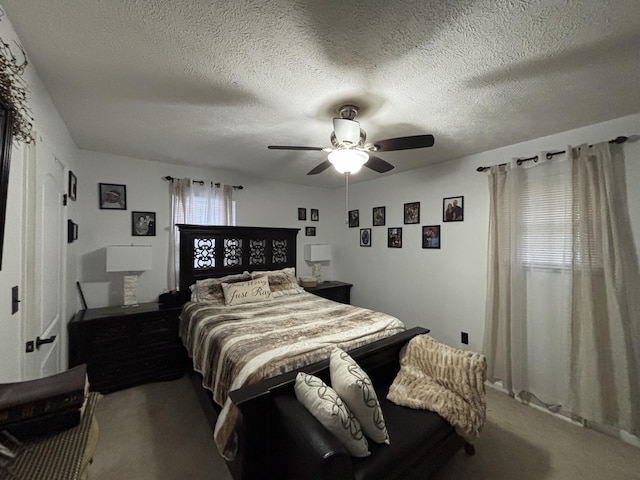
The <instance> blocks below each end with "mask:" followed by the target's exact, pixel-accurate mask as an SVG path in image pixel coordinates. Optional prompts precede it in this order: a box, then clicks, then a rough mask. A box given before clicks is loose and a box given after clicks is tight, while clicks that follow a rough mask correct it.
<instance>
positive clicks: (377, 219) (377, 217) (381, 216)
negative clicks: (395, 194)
mask: <svg viewBox="0 0 640 480" xmlns="http://www.w3.org/2000/svg"><path fill="white" fill-rule="evenodd" d="M386 217H387V215H386V207H373V226H374V227H381V226H383V225H384V224H385V222H386Z"/></svg>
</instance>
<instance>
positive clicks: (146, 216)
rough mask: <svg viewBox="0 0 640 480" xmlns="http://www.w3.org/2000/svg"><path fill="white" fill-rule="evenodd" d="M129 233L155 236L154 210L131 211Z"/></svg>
mask: <svg viewBox="0 0 640 480" xmlns="http://www.w3.org/2000/svg"><path fill="white" fill-rule="evenodd" d="M131 235H133V236H134V237H155V236H156V212H131Z"/></svg>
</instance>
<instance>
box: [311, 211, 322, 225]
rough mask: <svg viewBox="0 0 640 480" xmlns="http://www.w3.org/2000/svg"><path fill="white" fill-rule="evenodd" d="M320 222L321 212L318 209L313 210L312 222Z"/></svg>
mask: <svg viewBox="0 0 640 480" xmlns="http://www.w3.org/2000/svg"><path fill="white" fill-rule="evenodd" d="M319 220H320V211H319V210H318V209H317V208H312V209H311V221H312V222H317V221H319Z"/></svg>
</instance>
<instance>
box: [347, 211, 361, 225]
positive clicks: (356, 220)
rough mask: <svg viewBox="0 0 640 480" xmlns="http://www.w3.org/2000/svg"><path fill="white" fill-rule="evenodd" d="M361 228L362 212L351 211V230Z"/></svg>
mask: <svg viewBox="0 0 640 480" xmlns="http://www.w3.org/2000/svg"><path fill="white" fill-rule="evenodd" d="M359 226H360V211H359V210H349V228H353V227H359Z"/></svg>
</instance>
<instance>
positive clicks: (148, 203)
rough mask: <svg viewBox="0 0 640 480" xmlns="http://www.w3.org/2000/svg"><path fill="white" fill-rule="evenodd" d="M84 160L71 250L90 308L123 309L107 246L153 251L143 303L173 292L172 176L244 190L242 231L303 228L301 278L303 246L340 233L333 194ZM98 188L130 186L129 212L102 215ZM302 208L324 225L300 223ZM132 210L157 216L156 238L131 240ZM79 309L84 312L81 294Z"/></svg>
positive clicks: (223, 174)
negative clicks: (316, 213)
mask: <svg viewBox="0 0 640 480" xmlns="http://www.w3.org/2000/svg"><path fill="white" fill-rule="evenodd" d="M81 155H82V161H81V163H80V165H79V167H78V169H77V172H76V175H77V177H78V200H77V202H75V203H77V204H78V205H79V206H80V210H79V212H78V217H77V219H74V221H76V223H78V225H79V228H78V231H79V239H78V241H77V242H76V243H74V244H72V245H71V247H70V248H71V249H73V250H74V251H75V253H76V255H77V256H78V258H79V261H78V264H77V278H78V279H79V281H80V282H81V285H82V287H83V292H84V294H85V297H86V300H87V303H88V305H89V307H90V308H95V307H100V306H105V305H107V304H109V305H118V304H121V303H122V288H121V284H122V275H121V274H119V273H106V272H105V247H106V246H108V245H122V244H130V243H133V244H142V245H144V244H147V245H152V246H153V269H152V270H150V271H148V272H144V273H143V274H142V275H141V276H140V278H139V283H138V298H139V300H140V301H141V302H151V301H155V300H157V298H158V295H159V294H160V293H162V292H163V291H165V290H166V289H167V288H168V280H167V270H168V256H169V218H170V199H169V183H168V182H167V181H166V180H163V177H164V176H167V175H169V176H172V177H190V178H194V179H205V180H213V181H214V182H220V183H223V184H224V183H226V184H231V185H242V186H243V187H244V188H243V189H242V190H235V191H234V199H235V201H236V210H237V218H236V223H237V225H244V226H271V227H288V228H301V229H302V230H301V231H300V233H299V234H298V244H299V248H298V255H297V264H298V273H299V275H306V274H309V273H310V267H309V266H308V265H306V263H305V262H304V255H303V248H304V244H305V243H323V242H330V241H331V240H332V239H333V238H334V237H335V235H336V229H335V226H334V223H335V222H333V219H334V218H335V216H334V215H331V214H330V210H331V209H332V208H333V206H334V204H335V203H336V202H335V199H334V198H333V197H332V195H331V192H330V190H326V189H321V188H312V187H301V186H297V185H291V184H287V183H280V182H271V181H264V180H261V179H257V178H254V177H248V176H241V175H238V174H235V173H232V172H228V171H224V170H219V169H218V170H216V169H207V168H196V167H186V166H180V165H171V164H167V163H162V162H153V161H147V160H140V159H133V158H127V157H118V156H114V155H108V154H104V153H97V152H88V151H82V152H81ZM99 183H116V184H124V185H126V186H127V210H124V211H123V210H101V209H100V208H99V202H98V184H99ZM72 203H74V202H72ZM298 207H304V208H307V209H309V208H318V209H319V210H320V221H318V222H310V221H308V222H301V221H298ZM132 211H151V212H156V236H155V237H134V236H132V235H131V212H132ZM307 225H309V226H315V227H316V232H317V236H316V237H305V234H304V227H305V226H307ZM325 273H327V278H330V276H331V270H330V269H326V270H325ZM74 305H75V307H76V308H80V307H81V303H79V296H78V297H77V299H76V301H74Z"/></svg>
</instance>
